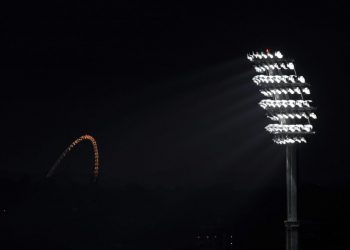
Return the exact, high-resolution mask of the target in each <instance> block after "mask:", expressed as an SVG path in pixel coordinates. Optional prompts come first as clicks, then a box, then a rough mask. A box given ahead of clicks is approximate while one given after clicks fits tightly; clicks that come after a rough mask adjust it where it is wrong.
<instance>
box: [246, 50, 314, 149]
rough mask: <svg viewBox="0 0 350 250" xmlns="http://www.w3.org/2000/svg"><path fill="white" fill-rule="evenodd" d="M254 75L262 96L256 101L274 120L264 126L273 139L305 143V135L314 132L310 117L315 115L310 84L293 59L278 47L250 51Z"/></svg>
mask: <svg viewBox="0 0 350 250" xmlns="http://www.w3.org/2000/svg"><path fill="white" fill-rule="evenodd" d="M247 58H248V60H249V61H251V62H252V63H253V66H254V69H255V71H256V72H257V75H255V76H254V77H253V82H254V83H255V84H256V85H257V86H258V87H259V91H260V93H261V94H262V95H263V96H264V98H263V99H262V100H261V101H260V102H259V105H260V106H261V107H262V108H263V109H264V110H266V112H267V117H268V118H269V119H271V120H272V121H274V122H277V123H276V124H269V125H267V126H266V127H265V129H266V130H267V131H268V132H269V133H271V134H273V135H274V138H273V141H274V142H275V143H277V144H281V145H286V144H294V143H306V139H305V137H304V136H305V135H309V134H313V133H314V131H313V126H312V125H311V122H310V121H313V120H315V119H317V116H316V114H315V112H314V110H315V108H314V107H312V106H311V103H312V101H311V100H310V98H305V97H306V96H307V97H309V96H310V94H311V91H310V84H308V83H307V82H306V80H305V77H304V76H298V75H297V73H296V71H295V64H294V60H292V59H286V58H284V56H283V55H282V53H281V52H280V51H276V52H274V53H272V52H270V51H269V50H267V51H266V52H253V53H250V54H248V55H247Z"/></svg>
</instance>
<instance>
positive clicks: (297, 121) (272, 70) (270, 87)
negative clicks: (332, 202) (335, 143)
mask: <svg viewBox="0 0 350 250" xmlns="http://www.w3.org/2000/svg"><path fill="white" fill-rule="evenodd" d="M247 58H248V60H249V61H251V62H252V63H253V64H254V68H255V70H256V72H257V73H258V75H256V76H254V77H253V81H254V82H255V83H256V84H257V85H258V86H259V87H260V92H261V93H262V94H263V95H264V96H265V97H270V98H271V99H263V100H262V101H261V102H260V103H259V105H260V106H261V107H262V108H263V109H265V110H266V111H267V113H268V118H270V119H271V120H273V121H277V122H279V123H274V124H269V125H268V126H266V127H265V129H266V130H267V131H268V132H270V133H271V134H273V136H274V138H273V141H274V142H275V143H277V144H280V145H286V186H287V220H286V221H285V222H284V224H285V228H286V249H287V250H298V227H299V222H298V211H297V210H298V209H297V205H298V203H297V202H298V200H297V191H298V190H297V144H300V143H306V139H305V136H306V135H309V134H314V133H315V132H314V131H313V126H312V125H311V123H310V119H316V118H317V117H316V114H315V113H314V110H315V108H314V107H311V106H310V102H311V100H305V99H304V94H305V95H309V94H310V89H309V88H308V87H309V84H308V83H306V81H305V78H304V77H303V76H297V73H296V71H295V65H294V61H293V60H291V59H284V57H283V55H282V53H281V52H279V51H276V52H275V53H271V52H270V51H269V50H266V52H260V53H259V52H258V53H255V52H253V53H251V54H248V55H247Z"/></svg>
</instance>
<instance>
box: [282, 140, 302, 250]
mask: <svg viewBox="0 0 350 250" xmlns="http://www.w3.org/2000/svg"><path fill="white" fill-rule="evenodd" d="M296 153H297V152H296V145H293V144H290V145H287V146H286V176H287V220H286V221H285V222H284V224H285V227H286V249H287V250H298V227H299V223H298V214H297V155H296Z"/></svg>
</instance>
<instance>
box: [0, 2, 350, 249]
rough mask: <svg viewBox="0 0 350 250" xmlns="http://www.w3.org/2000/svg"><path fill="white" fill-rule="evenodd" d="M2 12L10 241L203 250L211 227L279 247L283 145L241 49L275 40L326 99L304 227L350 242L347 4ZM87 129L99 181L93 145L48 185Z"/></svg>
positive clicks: (316, 238) (310, 150) (87, 6)
mask: <svg viewBox="0 0 350 250" xmlns="http://www.w3.org/2000/svg"><path fill="white" fill-rule="evenodd" d="M2 12H3V13H2V14H1V30H0V34H1V43H2V46H1V48H2V49H1V53H0V58H1V59H0V62H1V68H0V69H1V91H0V102H1V105H0V109H1V110H0V111H1V130H2V136H1V139H2V143H1V158H2V161H1V164H0V178H1V179H0V185H1V186H0V187H1V192H0V194H1V201H0V208H1V209H2V214H1V217H2V218H1V220H3V222H4V223H2V225H3V226H2V228H1V231H0V233H1V234H2V238H3V242H5V243H4V244H5V245H6V248H2V247H0V248H2V249H17V248H18V249H23V246H24V245H20V244H19V243H18V242H19V241H20V239H25V240H23V241H22V243H21V244H25V243H23V242H26V241H27V242H29V243H28V246H29V245H30V246H31V247H32V248H33V249H34V248H36V249H73V248H74V249H141V248H140V246H141V245H137V244H141V243H135V242H134V241H135V238H138V237H139V238H140V239H142V241H143V242H144V245H142V246H143V248H145V249H196V248H193V247H192V248H191V246H192V245H193V244H195V243H193V239H192V238H193V235H197V234H198V232H200V231H203V232H204V233H207V231H208V232H209V231H210V230H214V229H212V228H215V230H219V231H220V230H221V231H222V232H230V233H232V234H233V235H234V238H235V241H234V242H235V244H236V246H237V247H236V248H234V249H258V248H259V249H277V248H278V249H281V248H283V247H284V228H283V220H284V219H285V165H284V164H285V151H284V148H283V147H281V146H278V145H275V144H273V142H272V138H271V136H270V135H269V134H267V132H266V131H265V130H264V127H265V126H266V125H267V124H268V122H269V121H268V120H267V118H266V117H265V113H264V111H263V110H262V109H261V108H260V107H259V105H258V102H259V100H260V99H261V98H262V96H261V94H260V93H259V91H258V89H257V88H256V86H255V84H254V83H253V82H252V81H251V78H252V76H254V71H253V68H252V66H251V65H250V64H249V62H248V60H247V59H246V54H247V53H248V52H251V51H261V50H265V49H271V50H281V51H282V53H283V54H284V55H285V56H286V57H288V58H293V59H295V65H296V70H297V73H298V74H300V75H303V76H305V78H306V79H307V81H309V82H310V83H311V98H312V100H313V101H314V103H313V105H314V106H316V107H317V112H316V113H317V115H318V120H317V121H316V122H315V123H314V126H315V130H316V132H317V133H316V135H315V136H312V137H311V138H310V139H309V143H308V144H307V145H302V146H300V148H299V177H300V178H299V181H300V187H301V188H300V191H301V193H300V200H301V202H300V207H299V208H300V217H301V221H302V223H303V221H304V224H305V226H304V227H303V228H304V230H305V231H304V236H301V240H302V242H304V245H305V246H309V247H308V248H310V247H313V246H315V245H314V244H316V242H317V244H319V245H317V246H318V248H319V249H322V247H324V249H349V247H350V242H347V239H346V236H345V235H346V234H348V233H349V229H347V227H346V226H345V225H346V223H349V222H350V218H349V216H348V213H347V211H348V209H349V208H350V206H349V205H348V204H347V202H346V200H347V199H349V198H347V197H350V196H349V195H350V168H349V163H348V158H349V156H348V151H349V145H348V142H349V140H350V136H349V133H348V126H349V123H348V119H347V114H348V107H349V101H348V100H349V99H348V90H349V89H350V88H349V79H348V77H347V76H348V61H349V56H350V53H349V52H350V49H349V45H350V40H349V38H348V36H349V35H350V34H349V27H348V13H349V8H347V7H346V6H345V4H337V5H336V4H335V3H334V2H330V3H327V4H321V3H317V4H311V3H310V4H305V3H302V2H289V1H283V2H282V1H281V2H280V3H267V2H264V1H261V2H260V3H254V2H250V1H245V2H243V3H239V2H235V1H231V2H230V3H219V2H216V1H215V2H211V3H206V2H198V3H190V2H185V1H184V2H182V1H177V2H174V3H170V2H168V1H159V2H154V1H152V2H149V1H129V2H127V1H126V2H120V1H114V2H104V1H96V2H91V1H44V2H35V3H34V2H31V1H27V2H24V3H8V4H7V5H6V6H4V8H2ZM84 134H91V135H92V136H94V137H95V139H96V141H97V143H98V146H99V153H100V160H101V166H100V177H99V181H98V184H97V185H96V186H91V185H90V184H89V183H90V176H91V173H92V168H93V153H92V149H91V146H90V145H89V144H88V143H87V142H84V143H81V144H80V145H79V146H77V147H76V148H75V149H74V150H73V152H71V154H69V155H68V156H67V158H66V159H64V160H63V162H62V164H61V165H60V166H59V168H58V169H57V172H56V173H55V175H54V176H53V180H51V182H47V180H45V175H46V173H47V172H48V171H49V169H50V167H51V166H52V164H53V163H54V161H55V160H56V158H57V157H58V156H59V155H60V153H61V152H62V151H63V150H64V149H65V148H66V147H67V146H68V145H69V144H70V143H71V142H72V141H73V140H75V139H76V138H78V137H79V136H81V135H84ZM55 197H56V198H55ZM48 221H49V222H48ZM0 223H1V221H0ZM33 225H36V226H33ZM27 227H28V229H27ZM207 227H209V228H211V229H206V228H207ZM53 228H57V231H55V230H56V229H53ZM62 228H64V230H59V229H62ZM67 228H69V230H72V231H75V232H78V233H76V237H70V236H71V234H70V233H69V232H68V231H69V230H68V231H67ZM82 228H84V229H82ZM266 228H267V229H266ZM90 229H91V230H90ZM264 229H266V230H264ZM94 230H95V231H94ZM206 230H207V231H206ZM259 230H263V231H264V232H263V233H262V232H261V231H259ZM92 231H93V232H95V233H94V235H99V236H98V237H97V238H96V240H91V242H92V243H91V244H89V245H88V247H87V246H85V245H84V244H83V243H81V242H82V241H84V240H83V239H85V238H90V239H91V238H94V237H90V236H89V235H90V234H92ZM221 231H220V232H221ZM28 232H31V233H32V234H33V235H35V236H28ZM40 235H41V236H40ZM47 235H49V236H50V235H51V236H50V237H49V236H47ZM52 235H54V236H52ZM102 235H103V236H102ZM116 235H117V236H116ZM302 235H303V234H302ZM324 235H326V237H324ZM160 238H161V239H162V240H160ZM175 238H176V239H175ZM255 238H256V239H257V240H256V241H255V240H254V239H255ZM62 239H66V240H62ZM252 239H253V240H252ZM322 240H323V241H322ZM14 242H17V243H18V244H17V243H16V244H17V245H16V244H15V243H14ZM58 242H59V243H58ZM320 242H321V243H320ZM335 242H337V243H335ZM86 244H87V243H86ZM34 246H35V247H34ZM32 248H30V249H32ZM305 248H306V247H305ZM28 249H29V248H28ZM203 249H204V248H203ZM215 249H216V248H215ZM311 249H312V248H311Z"/></svg>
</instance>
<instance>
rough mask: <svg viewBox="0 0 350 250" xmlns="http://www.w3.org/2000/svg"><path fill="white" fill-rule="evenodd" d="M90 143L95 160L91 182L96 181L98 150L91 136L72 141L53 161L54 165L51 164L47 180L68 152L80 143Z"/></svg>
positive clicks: (98, 164)
mask: <svg viewBox="0 0 350 250" xmlns="http://www.w3.org/2000/svg"><path fill="white" fill-rule="evenodd" d="M85 140H87V141H90V142H91V145H92V148H93V151H94V158H95V164H94V169H93V181H94V182H95V181H96V180H97V177H98V174H99V166H100V163H99V154H98V148H97V143H96V140H95V138H94V137H92V136H91V135H83V136H80V137H79V138H78V139H76V140H75V141H73V142H72V143H71V144H70V145H69V146H68V147H67V148H66V149H65V150H64V151H63V153H62V154H61V155H60V157H58V159H57V160H56V161H55V163H54V164H53V166H52V167H51V169H50V171H49V172H48V173H47V175H46V178H49V177H51V176H52V175H53V173H54V172H55V169H56V168H57V166H58V165H59V164H60V162H61V161H62V160H63V158H64V157H65V156H66V155H67V154H68V153H69V151H71V150H72V149H73V148H74V147H75V146H76V145H77V144H79V143H80V142H82V141H85Z"/></svg>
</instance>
